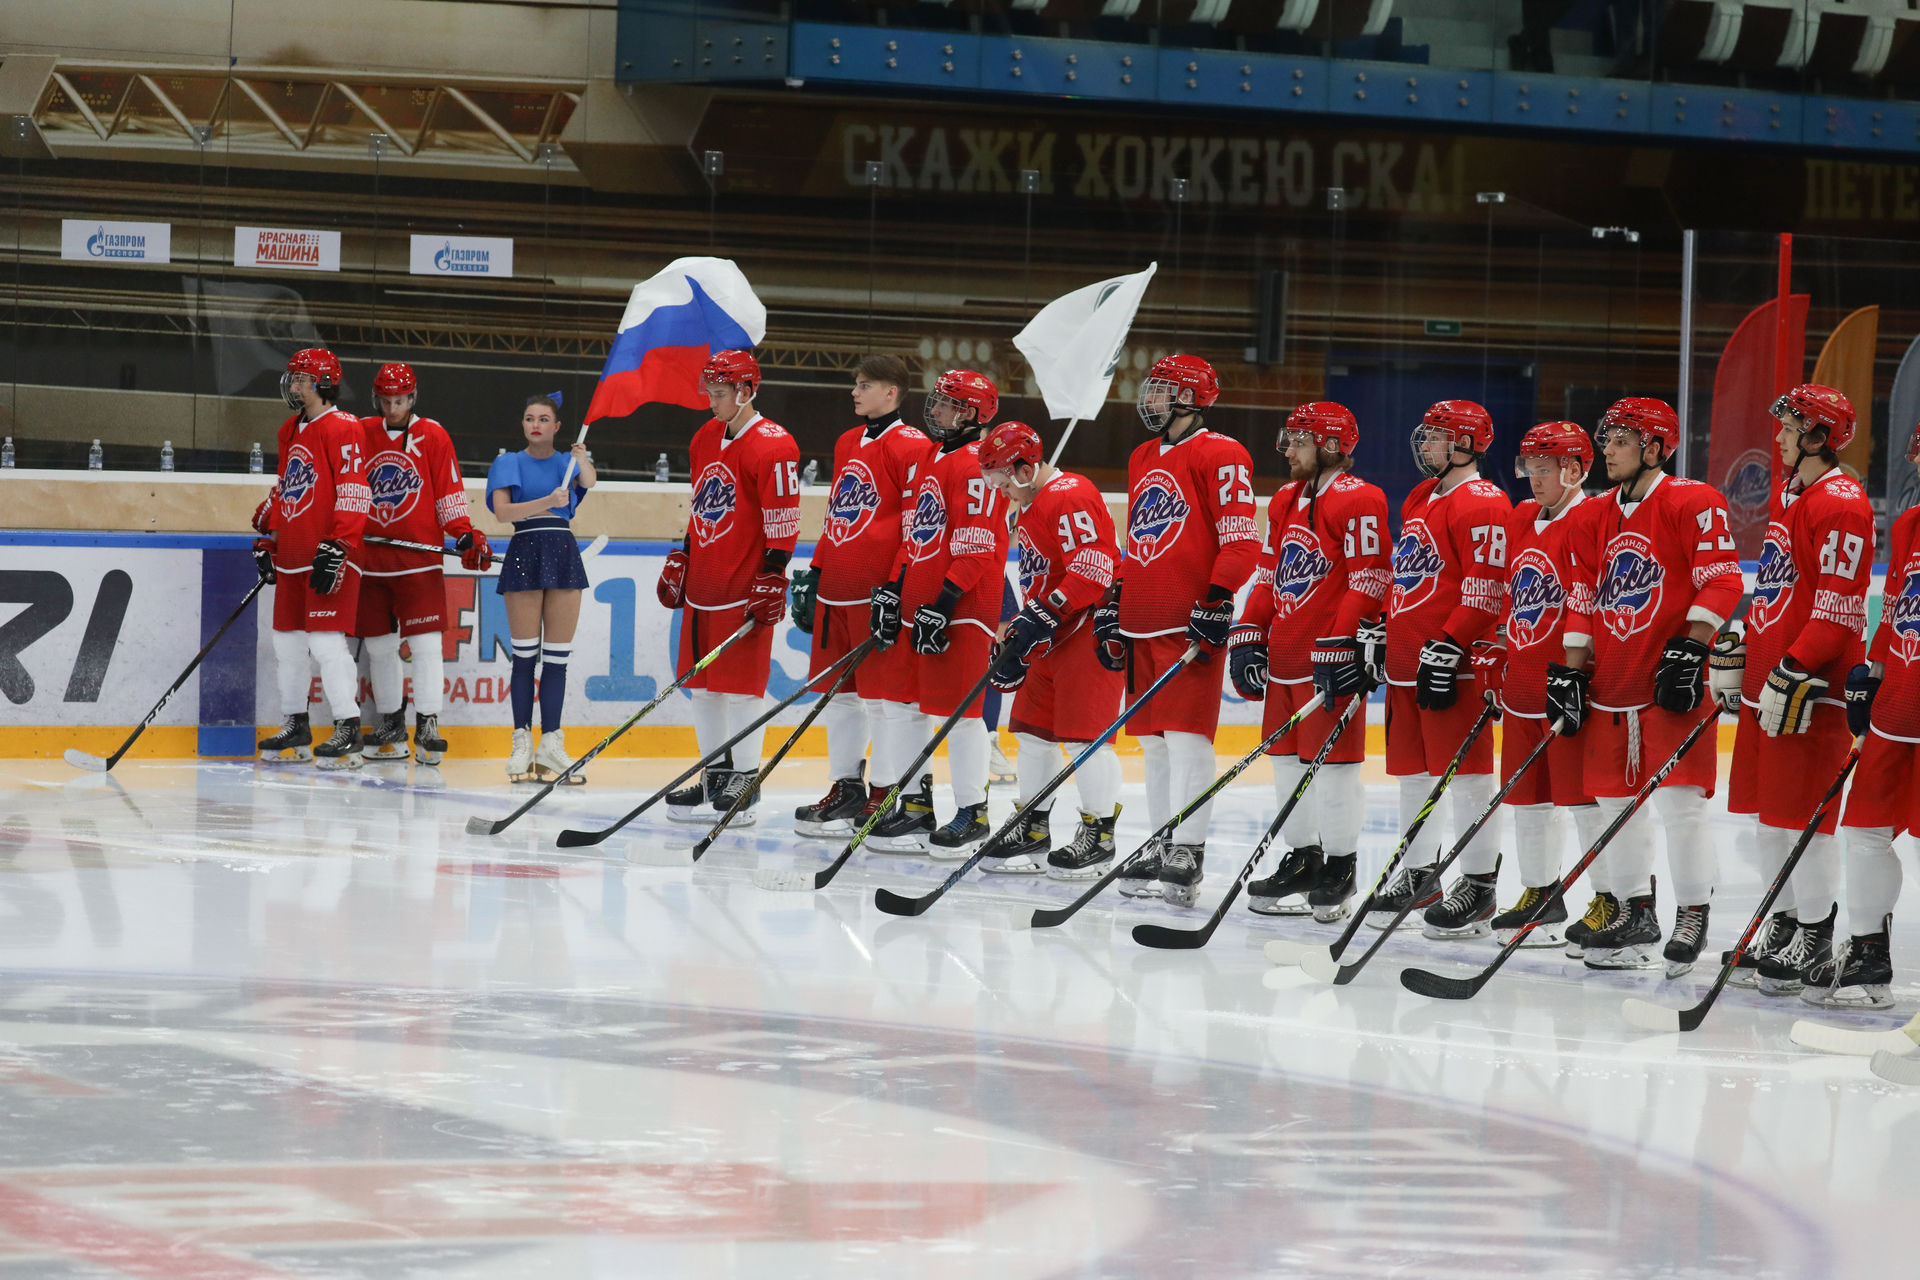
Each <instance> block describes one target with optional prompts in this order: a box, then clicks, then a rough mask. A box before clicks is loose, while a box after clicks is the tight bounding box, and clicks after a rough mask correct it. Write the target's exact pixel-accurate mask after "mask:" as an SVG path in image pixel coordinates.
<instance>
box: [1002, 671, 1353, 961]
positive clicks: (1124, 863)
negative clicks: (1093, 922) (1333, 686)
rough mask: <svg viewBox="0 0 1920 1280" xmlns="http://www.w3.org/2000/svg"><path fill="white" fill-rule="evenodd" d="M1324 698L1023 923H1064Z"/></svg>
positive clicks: (1305, 706)
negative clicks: (1056, 903) (1065, 898)
mask: <svg viewBox="0 0 1920 1280" xmlns="http://www.w3.org/2000/svg"><path fill="white" fill-rule="evenodd" d="M1325 701H1326V697H1325V695H1323V694H1318V693H1316V694H1314V695H1313V696H1312V697H1311V698H1308V699H1307V701H1306V702H1305V704H1303V705H1302V706H1301V708H1300V709H1299V710H1298V711H1296V712H1294V713H1293V714H1292V715H1291V716H1288V717H1287V722H1286V723H1285V724H1283V725H1281V726H1280V727H1279V728H1278V729H1275V730H1274V731H1273V732H1272V733H1270V734H1268V735H1267V736H1266V737H1265V738H1264V739H1263V740H1261V741H1260V742H1259V743H1257V744H1255V746H1254V748H1253V750H1251V751H1249V752H1247V754H1245V755H1244V756H1241V757H1240V759H1239V761H1238V762H1237V763H1236V764H1234V766H1233V767H1232V768H1230V769H1228V770H1227V771H1226V772H1225V773H1223V774H1221V775H1220V776H1219V777H1217V778H1215V779H1214V780H1213V783H1212V785H1211V786H1209V787H1208V788H1207V789H1206V790H1205V791H1202V792H1201V793H1200V794H1199V795H1197V796H1195V797H1194V798H1193V799H1192V800H1189V801H1188V802H1187V805H1186V807H1185V808H1183V809H1181V810H1180V812H1178V813H1176V814H1174V815H1173V816H1172V817H1171V818H1168V819H1167V820H1166V821H1165V822H1163V823H1161V824H1160V828H1159V830H1157V831H1155V832H1154V833H1153V834H1152V835H1150V836H1148V837H1147V838H1146V840H1145V841H1144V842H1142V843H1141V845H1140V846H1139V848H1137V849H1135V850H1134V851H1133V852H1132V853H1130V854H1128V855H1127V856H1126V857H1124V858H1120V859H1117V860H1116V861H1115V862H1114V864H1113V866H1112V868H1110V869H1109V870H1108V871H1107V873H1106V874H1105V875H1103V876H1101V877H1100V878H1099V879H1098V880H1096V881H1095V882H1094V883H1093V884H1092V886H1090V887H1089V888H1088V889H1087V891H1086V892H1085V893H1083V894H1081V895H1080V896H1079V897H1077V898H1075V899H1074V900H1073V901H1072V902H1069V903H1068V904H1067V905H1066V906H1064V907H1044V908H1042V909H1040V910H1038V911H1035V912H1034V913H1033V915H1032V916H1030V917H1028V919H1027V922H1026V923H1027V927H1028V928H1030V929H1051V928H1053V927H1054V926H1055V925H1059V924H1065V923H1066V922H1067V921H1068V920H1070V919H1072V918H1073V916H1074V914H1075V913H1077V912H1078V911H1079V910H1080V908H1082V907H1084V906H1086V905H1087V904H1088V903H1089V902H1092V901H1093V900H1094V899H1095V898H1096V897H1098V896H1099V894H1100V891H1101V890H1102V889H1105V888H1106V887H1107V886H1108V885H1110V884H1112V883H1113V882H1114V881H1115V880H1117V879H1119V878H1120V873H1121V872H1122V871H1125V870H1126V869H1127V868H1128V867H1130V866H1132V865H1133V860H1134V859H1135V858H1138V857H1139V856H1140V855H1141V854H1143V853H1145V852H1146V851H1147V849H1148V848H1149V847H1151V846H1152V844H1153V843H1154V841H1156V840H1164V839H1166V837H1168V836H1169V835H1172V834H1173V832H1174V830H1175V829H1176V828H1178V827H1179V825H1180V824H1181V823H1183V822H1185V821H1186V820H1187V819H1188V818H1190V817H1192V816H1193V815H1194V814H1196V813H1198V812H1199V811H1200V807H1201V806H1202V805H1204V804H1206V803H1207V802H1208V801H1209V800H1212V799H1213V798H1214V797H1215V796H1216V795H1219V794H1220V792H1221V791H1223V790H1224V789H1225V788H1226V786H1227V784H1228V783H1230V782H1232V781H1233V780H1234V779H1235V778H1237V777H1239V776H1240V775H1241V774H1242V773H1245V772H1246V771H1247V769H1248V768H1250V767H1251V766H1252V764H1253V762H1254V761H1255V760H1258V759H1259V758H1260V757H1261V756H1263V755H1265V754H1266V751H1267V748H1268V747H1271V746H1272V745H1273V744H1274V743H1276V742H1278V741H1280V739H1282V738H1284V737H1286V736H1287V735H1288V734H1289V733H1292V732H1293V731H1294V729H1295V727H1297V726H1298V725H1299V724H1300V722H1301V721H1302V720H1305V719H1306V718H1307V716H1309V715H1310V714H1312V713H1313V712H1314V711H1317V710H1319V708H1320V706H1321V704H1322V703H1324V702H1325ZM1013 925H1014V927H1015V928H1016V929H1017V928H1019V927H1020V921H1019V919H1018V918H1017V917H1016V918H1015V919H1014V921H1013Z"/></svg>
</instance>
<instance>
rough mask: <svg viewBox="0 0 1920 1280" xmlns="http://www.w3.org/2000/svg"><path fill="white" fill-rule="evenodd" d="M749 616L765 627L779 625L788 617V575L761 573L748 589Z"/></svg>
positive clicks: (755, 577)
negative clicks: (781, 620)
mask: <svg viewBox="0 0 1920 1280" xmlns="http://www.w3.org/2000/svg"><path fill="white" fill-rule="evenodd" d="M747 616H748V617H749V618H752V619H753V620H754V621H755V622H757V623H759V624H760V625H761V626H763V627H771V626H776V625H778V623H779V621H780V619H782V618H784V617H786V616H787V575H786V574H784V573H769V572H761V573H758V574H755V575H754V579H753V582H752V584H751V585H750V586H748V587H747Z"/></svg>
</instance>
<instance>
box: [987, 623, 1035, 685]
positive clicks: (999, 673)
mask: <svg viewBox="0 0 1920 1280" xmlns="http://www.w3.org/2000/svg"><path fill="white" fill-rule="evenodd" d="M1012 641H1013V636H1012V635H1011V634H1009V635H1008V636H1007V638H1006V639H1005V640H1002V641H1001V642H1000V647H999V648H997V649H995V650H994V651H993V665H992V666H990V667H988V668H987V683H988V684H990V685H992V686H993V687H994V688H996V689H998V690H999V691H1000V692H1001V693H1013V692H1014V691H1016V690H1017V689H1019V688H1020V686H1021V685H1023V684H1025V683H1026V682H1027V663H1026V661H1025V660H1024V659H1023V658H1021V656H1020V653H1019V651H1018V650H1017V649H1015V648H1014V647H1013V644H1012Z"/></svg>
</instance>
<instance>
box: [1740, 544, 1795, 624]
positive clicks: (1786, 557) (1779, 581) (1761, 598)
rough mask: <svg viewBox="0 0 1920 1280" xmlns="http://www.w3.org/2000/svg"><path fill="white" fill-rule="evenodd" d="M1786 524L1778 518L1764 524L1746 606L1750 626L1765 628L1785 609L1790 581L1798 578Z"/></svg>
mask: <svg viewBox="0 0 1920 1280" xmlns="http://www.w3.org/2000/svg"><path fill="white" fill-rule="evenodd" d="M1791 545H1792V544H1791V540H1790V539H1789V538H1788V536H1787V526H1786V525H1784V524H1781V523H1780V522H1779V521H1778V520H1775V521H1773V522H1772V523H1771V524H1769V525H1768V526H1767V540H1766V541H1765V542H1763V543H1761V544H1760V563H1759V566H1758V568H1757V569H1756V570H1755V572H1754V575H1753V606H1752V607H1751V608H1750V609H1748V610H1747V623H1748V628H1749V630H1751V631H1753V632H1755V633H1756V634H1757V633H1759V632H1762V631H1765V630H1766V629H1767V628H1768V627H1771V626H1772V625H1773V624H1774V623H1776V622H1778V621H1780V618H1781V616H1782V615H1783V614H1785V613H1786V611H1787V603H1788V602H1789V601H1790V600H1792V599H1793V584H1794V583H1796V582H1798V581H1800V571H1799V570H1798V569H1796V568H1795V567H1794V564H1793V552H1792V551H1790V550H1789V549H1788V548H1789V547H1790V546H1791Z"/></svg>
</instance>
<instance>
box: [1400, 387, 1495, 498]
mask: <svg viewBox="0 0 1920 1280" xmlns="http://www.w3.org/2000/svg"><path fill="white" fill-rule="evenodd" d="M1412 444H1413V460H1414V462H1415V463H1416V464H1417V465H1418V466H1419V468H1420V472H1421V474H1422V475H1426V476H1431V477H1433V478H1434V479H1441V478H1444V477H1445V476H1447V475H1448V474H1449V473H1451V472H1453V471H1456V470H1458V469H1459V468H1461V467H1474V466H1478V465H1479V463H1480V457H1481V455H1482V454H1484V453H1486V451H1487V450H1488V449H1490V448H1492V447H1493V416H1492V415H1491V414H1489V413H1488V412H1487V411H1486V409H1485V407H1484V406H1482V405H1478V404H1475V403H1474V402H1473V401H1471V400H1440V401H1436V402H1435V403H1434V404H1433V405H1432V407H1430V408H1429V409H1428V410H1427V411H1426V413H1424V414H1422V415H1421V417H1420V425H1419V426H1417V427H1415V428H1414V429H1413V440H1412Z"/></svg>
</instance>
